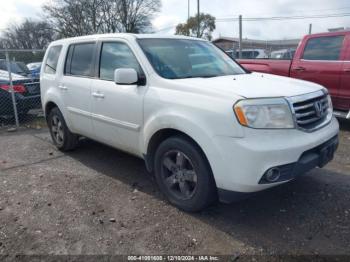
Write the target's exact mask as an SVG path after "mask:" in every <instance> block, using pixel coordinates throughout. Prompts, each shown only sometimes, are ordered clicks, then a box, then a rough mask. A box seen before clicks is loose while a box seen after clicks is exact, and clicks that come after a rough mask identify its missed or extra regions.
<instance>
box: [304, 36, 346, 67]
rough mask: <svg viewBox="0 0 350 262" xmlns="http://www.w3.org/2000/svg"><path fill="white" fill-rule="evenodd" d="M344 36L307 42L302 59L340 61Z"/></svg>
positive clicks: (327, 37) (320, 38) (326, 37)
mask: <svg viewBox="0 0 350 262" xmlns="http://www.w3.org/2000/svg"><path fill="white" fill-rule="evenodd" d="M343 41H344V36H324V37H317V38H311V39H309V40H308V41H307V43H306V46H305V50H304V54H303V57H302V59H305V60H327V61H329V60H333V61H334V60H335V61H336V60H339V58H340V53H341V50H342V47H343Z"/></svg>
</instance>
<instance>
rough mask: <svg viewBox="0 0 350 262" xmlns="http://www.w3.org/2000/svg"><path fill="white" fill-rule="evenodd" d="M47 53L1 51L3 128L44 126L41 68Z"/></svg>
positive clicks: (0, 113) (0, 122)
mask: <svg viewBox="0 0 350 262" xmlns="http://www.w3.org/2000/svg"><path fill="white" fill-rule="evenodd" d="M44 54H45V50H26V49H11V50H0V129H3V128H7V129H11V130H15V129H17V128H19V127H37V126H38V125H39V126H40V125H42V124H44V123H45V121H44V117H43V111H42V106H41V98H40V81H39V80H40V69H41V61H42V59H43V56H44Z"/></svg>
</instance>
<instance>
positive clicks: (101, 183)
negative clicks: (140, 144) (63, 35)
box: [0, 123, 350, 255]
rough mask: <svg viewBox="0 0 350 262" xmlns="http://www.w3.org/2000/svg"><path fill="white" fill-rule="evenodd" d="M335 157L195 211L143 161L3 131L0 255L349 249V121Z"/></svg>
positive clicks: (32, 133) (43, 135) (87, 144)
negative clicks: (171, 197)
mask: <svg viewBox="0 0 350 262" xmlns="http://www.w3.org/2000/svg"><path fill="white" fill-rule="evenodd" d="M341 126H342V131H341V137H340V148H339V149H338V152H337V154H336V157H335V159H334V161H333V162H332V163H331V164H329V165H328V166H326V167H325V168H324V169H316V170H314V171H312V172H310V173H309V174H308V175H306V176H303V177H300V178H299V179H297V180H295V181H293V182H290V183H288V184H285V185H282V186H280V187H277V188H274V189H272V190H268V191H265V192H262V193H260V194H258V195H257V196H255V197H252V198H250V199H247V200H245V201H242V202H239V203H234V204H231V205H225V204H218V205H217V206H214V207H211V208H209V209H207V210H205V211H203V212H201V213H198V214H190V213H184V212H181V211H179V210H177V209H176V208H174V207H172V206H171V205H169V204H168V203H167V202H166V201H165V200H164V198H163V197H162V195H161V194H160V192H159V191H158V189H157V187H156V185H155V182H154V181H153V179H152V177H151V176H150V175H149V174H148V173H147V172H146V170H145V167H144V163H143V161H142V160H140V159H137V158H135V157H133V156H130V155H127V154H125V153H122V152H120V151H118V150H115V149H112V148H109V147H107V146H104V145H101V144H98V143H96V142H93V141H90V140H84V141H82V142H81V145H80V147H79V149H78V150H76V151H74V152H72V153H69V154H63V153H61V152H59V151H57V150H56V149H55V147H54V146H53V145H52V144H51V142H50V138H49V135H48V132H47V130H46V129H40V130H28V129H26V130H22V131H19V132H17V133H8V132H5V131H0V255H14V254H26V255H31V254H36V255H38V254H41V255H47V254H56V255H59V254H69V255H79V254H144V255H145V254H153V255H154V254H212V255H215V254H251V255H259V254H277V255H281V254H292V255H299V254H303V255H310V254H320V255H324V254H327V255H350V204H349V203H350V154H349V148H350V124H349V123H342V125H341Z"/></svg>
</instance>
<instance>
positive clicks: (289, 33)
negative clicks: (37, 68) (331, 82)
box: [0, 0, 350, 39]
mask: <svg viewBox="0 0 350 262" xmlns="http://www.w3.org/2000/svg"><path fill="white" fill-rule="evenodd" d="M46 1H47V0H0V18H1V19H0V29H4V28H6V26H7V25H8V24H9V23H11V22H17V21H20V20H21V19H23V18H25V17H32V18H38V17H40V13H41V5H42V4H43V3H44V2H46ZM200 3H201V5H200V7H201V12H205V13H210V14H211V15H213V16H215V17H216V18H227V17H238V15H239V14H242V15H243V17H247V18H248V17H271V16H295V15H298V16H299V15H306V16H308V15H320V14H338V13H350V1H349V0H201V2H200ZM187 4H188V0H163V1H162V5H163V6H162V9H161V12H160V13H159V14H158V15H157V16H156V17H155V19H154V21H153V25H154V28H155V30H160V29H164V28H167V30H162V31H161V32H160V33H164V34H173V33H174V29H173V26H174V25H176V24H177V23H179V22H184V21H185V20H186V19H187V10H188V9H187ZM190 7H191V8H190V10H191V15H194V14H195V12H196V10H197V0H190ZM310 23H312V24H313V32H322V31H327V29H328V28H335V27H350V16H348V17H342V18H327V19H315V18H314V19H304V20H287V21H259V22H251V21H244V23H243V37H245V38H246V37H247V38H255V39H287V38H300V37H301V36H303V35H304V34H306V33H307V32H308V26H309V24H310ZM216 25H217V29H216V31H215V33H214V37H218V36H220V35H221V36H235V37H237V36H238V22H237V21H235V22H217V24H216ZM169 27H170V28H169ZM171 27H172V28H171Z"/></svg>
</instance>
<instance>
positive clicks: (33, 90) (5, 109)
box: [0, 70, 41, 117]
mask: <svg viewBox="0 0 350 262" xmlns="http://www.w3.org/2000/svg"><path fill="white" fill-rule="evenodd" d="M12 83H13V91H14V95H15V100H16V105H17V111H18V114H19V115H25V114H27V112H28V111H29V110H31V109H36V108H40V107H41V100H40V84H39V82H33V81H32V79H31V78H28V77H24V76H21V75H18V74H15V73H13V74H12ZM10 90H11V89H10V80H9V74H8V72H7V71H4V70H0V117H13V116H14V110H13V102H12V97H11V91H10Z"/></svg>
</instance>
